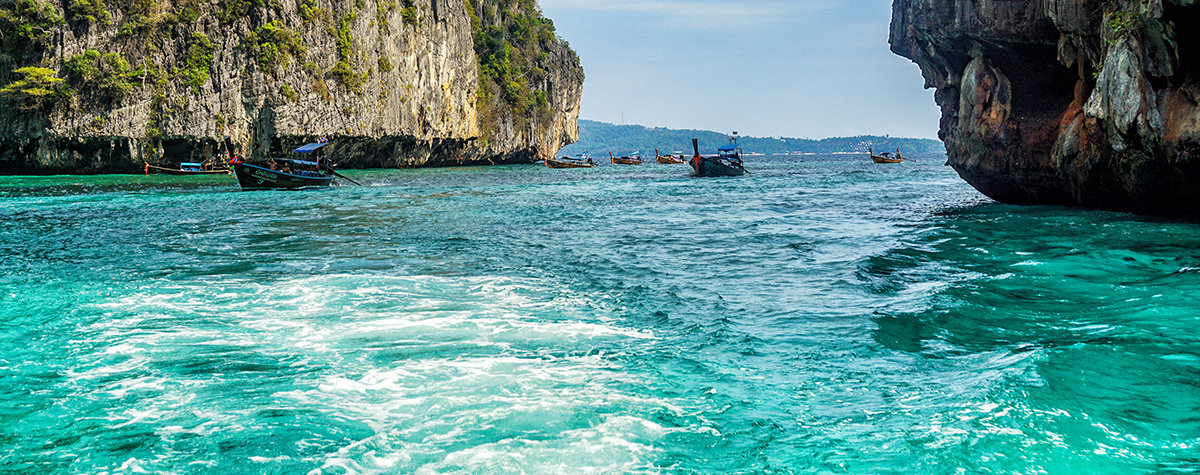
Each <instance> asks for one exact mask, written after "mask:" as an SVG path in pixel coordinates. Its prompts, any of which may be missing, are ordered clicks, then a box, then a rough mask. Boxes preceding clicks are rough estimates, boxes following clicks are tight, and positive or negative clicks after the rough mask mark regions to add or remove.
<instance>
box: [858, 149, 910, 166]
mask: <svg viewBox="0 0 1200 475" xmlns="http://www.w3.org/2000/svg"><path fill="white" fill-rule="evenodd" d="M867 153H869V154H871V160H872V161H874V162H875V163H904V157H903V156H901V155H900V149H896V158H892V154H891V152H883V155H875V150H872V149H871V147H867Z"/></svg>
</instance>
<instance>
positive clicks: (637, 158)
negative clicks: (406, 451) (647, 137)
mask: <svg viewBox="0 0 1200 475" xmlns="http://www.w3.org/2000/svg"><path fill="white" fill-rule="evenodd" d="M608 158H609V159H610V160H612V162H613V164H614V165H641V164H642V156H641V155H638V154H637V152H634V154H633V155H632V156H629V155H626V156H624V157H620V158H617V157H614V156H613V154H612V152H608Z"/></svg>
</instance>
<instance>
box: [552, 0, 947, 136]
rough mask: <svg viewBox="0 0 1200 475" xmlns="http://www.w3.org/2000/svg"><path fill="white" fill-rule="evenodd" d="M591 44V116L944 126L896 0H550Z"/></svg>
mask: <svg viewBox="0 0 1200 475" xmlns="http://www.w3.org/2000/svg"><path fill="white" fill-rule="evenodd" d="M539 3H540V4H541V7H542V11H543V12H544V13H545V15H546V16H547V17H549V18H550V19H552V20H554V24H555V26H556V28H557V30H558V34H559V35H560V36H562V37H563V38H564V39H566V40H567V41H568V42H569V43H570V44H571V47H572V48H573V49H574V50H575V51H576V52H577V53H579V57H580V60H581V61H582V62H583V69H584V73H585V74H586V75H587V80H586V81H585V82H584V87H583V105H582V110H581V112H580V118H583V119H590V120H597V121H602V122H611V123H615V124H621V123H625V124H641V125H646V126H651V127H668V128H676V129H703V130H714V131H719V132H726V133H728V132H731V131H735V130H736V131H738V132H739V133H741V134H742V135H749V136H757V137H777V136H783V137H800V138H825V137H842V136H853V135H891V136H900V137H920V138H937V129H938V118H939V116H940V113H939V111H938V108H937V106H936V105H935V104H934V102H933V92H932V90H926V89H924V88H923V84H924V81H923V80H922V79H921V73H920V70H918V69H917V66H916V65H915V64H913V63H912V62H910V61H909V60H907V59H905V58H901V57H899V56H896V55H894V54H892V53H891V51H890V50H889V48H888V43H887V40H888V25H889V22H890V21H891V13H892V9H891V0H540V1H539Z"/></svg>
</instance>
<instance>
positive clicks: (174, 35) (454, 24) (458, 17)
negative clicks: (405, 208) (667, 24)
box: [0, 0, 583, 174]
mask: <svg viewBox="0 0 1200 475" xmlns="http://www.w3.org/2000/svg"><path fill="white" fill-rule="evenodd" d="M110 1H112V0H110ZM39 22H40V23H39ZM514 23H520V25H518V26H513V24H514ZM30 24H33V25H35V26H39V28H37V29H32V30H31V29H29V28H24V29H22V27H21V25H30ZM0 29H3V33H5V35H4V36H3V37H2V38H0V50H2V54H0V68H2V71H3V72H7V71H14V70H15V71H14V72H13V73H11V74H10V75H9V76H8V77H7V78H6V80H5V81H4V83H7V84H9V87H7V88H6V90H5V92H4V99H5V104H6V107H4V110H2V111H0V173H9V174H12V173H113V172H117V173H120V172H139V171H141V169H142V167H143V163H142V162H143V160H145V161H148V162H149V163H161V164H176V163H177V162H179V161H203V160H204V159H206V158H209V157H212V156H219V155H223V152H224V150H225V149H226V148H232V149H234V150H237V151H240V152H241V153H242V154H243V155H249V156H264V155H268V154H278V153H281V152H286V151H287V150H290V149H291V148H293V147H295V146H296V145H298V144H301V143H304V142H307V141H311V140H314V139H316V138H317V137H321V136H325V137H328V138H329V139H330V140H331V142H332V147H331V148H332V152H331V153H332V155H333V156H335V157H336V158H337V160H340V161H341V166H342V167H344V168H353V167H415V166H446V165H468V164H489V163H518V162H531V161H533V160H536V159H537V158H538V157H545V156H550V155H552V154H554V153H555V152H556V151H557V150H558V149H559V148H561V147H562V146H564V145H566V144H569V143H572V142H574V140H575V139H576V138H577V137H578V127H577V124H576V122H577V119H578V114H579V101H580V96H581V94H582V86H583V70H582V68H581V67H580V64H579V59H578V57H577V56H576V55H575V53H574V52H573V51H571V50H570V48H569V47H568V46H567V45H566V43H565V42H564V41H563V40H562V39H560V38H558V37H557V36H556V35H555V34H554V30H553V24H552V23H550V22H549V20H546V19H545V18H542V17H541V15H540V11H538V10H537V7H536V4H535V3H533V2H509V1H502V0H474V3H472V1H471V0H465V1H464V0H225V1H221V2H206V1H203V0H118V1H117V2H115V3H111V4H108V5H105V4H104V3H103V1H102V0H90V1H89V0H63V1H61V3H60V2H59V1H58V0H0ZM489 35H490V36H489ZM483 40H487V41H483ZM477 50H479V52H477ZM484 54H486V55H487V56H486V57H485V56H484ZM29 66H33V67H35V69H37V68H44V69H42V70H43V71H46V70H48V72H49V73H50V74H52V75H51V76H49V79H46V78H41V79H40V80H39V79H37V78H34V79H33V80H31V81H26V82H27V83H28V84H25V85H26V86H28V85H29V84H35V85H37V84H40V85H41V86H42V87H40V88H36V87H35V88H31V87H25V88H24V89H22V88H21V86H22V83H20V80H22V79H30V77H31V76H29V74H30V71H32V70H30V69H21V68H26V67H29ZM501 67H507V68H509V69H506V70H501V69H500V68H501ZM2 74H3V73H0V75H2ZM39 81H40V82H39Z"/></svg>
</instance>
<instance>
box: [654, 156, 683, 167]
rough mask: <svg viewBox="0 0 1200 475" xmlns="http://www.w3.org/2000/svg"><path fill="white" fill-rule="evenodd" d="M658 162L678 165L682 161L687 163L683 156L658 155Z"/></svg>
mask: <svg viewBox="0 0 1200 475" xmlns="http://www.w3.org/2000/svg"><path fill="white" fill-rule="evenodd" d="M658 163H661V164H663V165H680V164H683V163H687V160H684V158H683V157H671V156H667V157H658Z"/></svg>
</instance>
